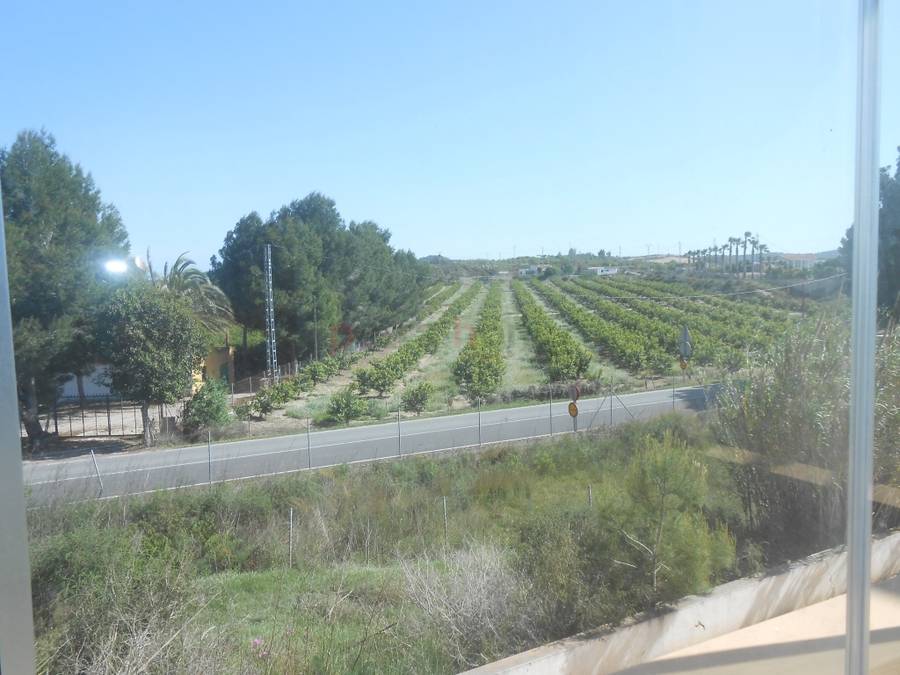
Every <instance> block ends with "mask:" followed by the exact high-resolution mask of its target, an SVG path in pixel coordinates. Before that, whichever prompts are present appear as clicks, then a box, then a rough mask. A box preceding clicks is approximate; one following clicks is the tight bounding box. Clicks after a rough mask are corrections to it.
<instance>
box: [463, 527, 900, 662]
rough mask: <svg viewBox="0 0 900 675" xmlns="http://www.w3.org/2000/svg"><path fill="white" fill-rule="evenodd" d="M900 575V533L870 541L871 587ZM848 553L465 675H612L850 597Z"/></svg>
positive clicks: (824, 556) (833, 552)
mask: <svg viewBox="0 0 900 675" xmlns="http://www.w3.org/2000/svg"><path fill="white" fill-rule="evenodd" d="M896 574H900V532H895V533H893V534H890V535H888V536H885V537H882V538H879V539H877V540H875V541H873V544H872V581H873V582H874V581H881V580H882V579H887V578H890V577H892V576H894V575H896ZM846 587H847V554H846V552H845V551H844V548H843V547H840V548H836V549H830V550H828V551H823V552H821V553H817V554H815V555H812V556H809V557H808V558H804V559H803V560H799V561H796V562H793V563H790V564H789V565H787V566H785V567H784V568H782V569H781V570H780V571H776V572H774V573H770V574H766V575H762V576H756V577H749V578H746V579H738V580H737V581H732V582H730V583H727V584H723V585H721V586H717V587H716V588H714V589H713V590H711V591H710V592H709V593H707V594H705V595H702V596H688V597H686V598H683V599H681V600H680V601H678V603H676V604H675V605H674V606H672V607H670V608H668V609H667V610H663V611H662V612H661V613H660V614H657V615H654V616H650V617H647V618H638V619H636V620H633V621H631V622H629V623H626V624H625V625H623V626H620V627H618V628H616V629H611V630H595V631H589V632H586V633H581V634H579V635H576V636H573V637H571V638H566V639H564V640H560V641H558V642H552V643H550V644H546V645H543V646H541V647H536V648H535V649H531V650H529V651H527V652H522V653H521V654H516V655H514V656H510V657H507V658H505V659H501V660H500V661H495V662H493V663H489V664H487V665H484V666H481V667H479V668H475V669H474V670H470V671H468V672H469V673H473V674H477V675H489V674H490V675H497V674H500V673H503V674H504V675H526V674H527V675H536V674H539V673H540V674H544V673H578V674H579V675H580V674H581V673H592V674H594V675H602V674H603V673H614V672H616V671H619V670H622V669H624V668H628V667H631V666H635V665H638V664H640V663H643V662H645V661H648V660H650V659H653V658H656V657H658V656H662V655H664V654H668V653H670V652H673V651H675V650H678V649H683V648H684V647H689V646H691V645H694V644H697V643H699V642H703V641H704V640H709V639H711V638H714V637H718V636H720V635H725V634H726V633H731V632H733V631H736V630H739V629H741V628H745V627H747V626H750V625H753V624H755V623H759V622H760V621H765V620H766V619H771V618H773V617H776V616H780V615H782V614H786V613H787V612H792V611H794V610H797V609H801V608H803V607H806V606H808V605H811V604H814V603H817V602H822V601H823V600H828V599H829V598H833V597H835V596H837V595H841V594H843V593H844V592H846Z"/></svg>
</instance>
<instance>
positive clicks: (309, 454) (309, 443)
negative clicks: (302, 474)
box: [306, 417, 312, 469]
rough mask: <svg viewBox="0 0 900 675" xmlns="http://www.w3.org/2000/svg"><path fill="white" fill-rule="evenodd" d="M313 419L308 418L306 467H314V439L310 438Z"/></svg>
mask: <svg viewBox="0 0 900 675" xmlns="http://www.w3.org/2000/svg"><path fill="white" fill-rule="evenodd" d="M311 427H312V420H310V419H309V417H307V418H306V468H307V469H312V441H311V440H310V431H311Z"/></svg>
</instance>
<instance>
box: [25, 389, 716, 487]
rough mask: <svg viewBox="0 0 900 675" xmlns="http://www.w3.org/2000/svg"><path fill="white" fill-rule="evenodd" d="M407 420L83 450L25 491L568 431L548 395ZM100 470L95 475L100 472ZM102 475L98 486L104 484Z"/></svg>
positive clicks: (629, 398) (684, 403)
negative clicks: (178, 444) (534, 401)
mask: <svg viewBox="0 0 900 675" xmlns="http://www.w3.org/2000/svg"><path fill="white" fill-rule="evenodd" d="M706 403H707V393H706V392H705V391H704V390H703V389H702V388H700V387H684V388H680V389H676V390H675V391H674V394H673V391H672V390H671V389H669V390H658V391H651V392H642V393H638V394H627V395H623V396H621V397H615V396H614V397H613V399H612V401H610V399H609V398H605V397H601V398H591V399H581V400H580V401H579V402H578V407H579V415H578V430H579V431H582V430H586V429H596V428H598V427H602V426H609V425H613V426H615V425H617V424H621V423H622V422H627V421H629V420H632V419H649V418H651V417H656V416H658V415H661V414H664V413H666V412H671V411H672V410H673V409H674V410H680V411H690V410H700V409H703V408H705V407H706ZM480 417H481V420H480V425H479V415H478V413H477V412H476V413H465V414H459V415H447V416H442V417H427V418H422V419H404V420H402V421H401V422H400V424H399V429H398V424H397V423H396V422H392V423H382V424H372V425H367V426H359V427H351V428H346V429H332V430H326V431H313V432H312V433H310V434H306V433H300V434H296V435H292V436H279V437H275V438H260V439H250V440H244V441H231V442H225V443H214V444H212V446H210V447H209V448H207V446H205V445H201V446H196V445H195V446H189V447H184V448H169V449H160V450H146V451H140V452H120V453H109V454H97V455H96V467H95V464H94V459H93V458H92V457H91V455H90V454H88V455H83V456H80V457H75V458H69V459H58V460H50V459H43V460H30V461H25V462H24V475H25V485H26V491H27V493H28V498H29V502H30V503H31V504H33V505H35V504H41V503H49V502H53V501H75V500H79V499H89V498H94V497H113V496H118V495H126V494H137V493H141V492H148V491H153V490H163V489H171V488H176V487H185V486H189V485H203V484H206V483H208V482H219V481H227V480H236V479H241V478H250V477H254V476H268V475H276V474H280V473H290V472H294V471H301V470H304V469H310V468H316V467H323V466H331V465H336V464H345V463H352V462H368V461H373V460H378V459H386V458H396V457H398V456H407V455H414V454H422V453H429V452H439V451H442V450H451V449H456V448H462V447H472V446H477V445H479V443H482V444H487V443H497V442H503V441H512V440H520V439H527V438H538V437H542V436H548V435H550V434H551V432H552V433H553V434H554V435H556V434H563V433H572V431H573V424H572V418H571V417H569V413H568V401H560V402H554V403H553V406H552V414H551V406H550V405H549V404H541V405H531V406H522V407H517V408H505V409H502V410H491V411H484V412H482V413H481V415H480ZM98 473H99V477H98ZM101 483H102V487H101Z"/></svg>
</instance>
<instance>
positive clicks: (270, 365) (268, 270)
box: [265, 244, 278, 382]
mask: <svg viewBox="0 0 900 675" xmlns="http://www.w3.org/2000/svg"><path fill="white" fill-rule="evenodd" d="M265 275H266V374H267V375H268V377H269V381H270V382H277V381H278V352H277V348H276V343H275V295H274V291H273V289H272V245H271V244H266V260H265Z"/></svg>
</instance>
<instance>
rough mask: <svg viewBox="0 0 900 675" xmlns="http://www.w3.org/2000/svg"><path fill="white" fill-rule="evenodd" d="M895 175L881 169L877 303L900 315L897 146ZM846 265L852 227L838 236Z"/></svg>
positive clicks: (849, 261)
mask: <svg viewBox="0 0 900 675" xmlns="http://www.w3.org/2000/svg"><path fill="white" fill-rule="evenodd" d="M897 152H898V157H897V164H896V167H895V168H894V175H893V176H892V175H891V172H890V167H884V168H882V169H881V193H880V199H881V206H880V208H879V210H878V305H879V306H880V307H882V308H884V309H885V310H887V311H890V312H892V313H893V316H894V317H895V318H896V317H900V147H898V148H897ZM840 255H841V259H842V261H843V263H844V267H845V268H846V269H848V270H849V269H851V267H852V262H853V228H852V227H851V228H849V229H848V230H847V234H846V235H845V236H844V238H843V239H842V240H841V248H840Z"/></svg>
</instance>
